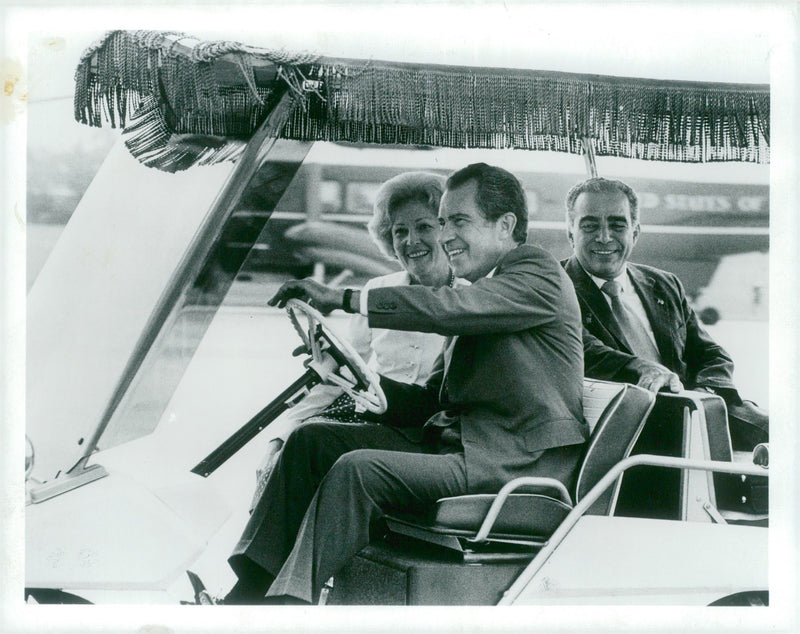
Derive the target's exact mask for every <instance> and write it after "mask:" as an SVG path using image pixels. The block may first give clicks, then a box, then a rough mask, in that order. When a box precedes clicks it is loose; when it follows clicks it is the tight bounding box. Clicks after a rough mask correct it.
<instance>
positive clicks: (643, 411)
mask: <svg viewBox="0 0 800 634" xmlns="http://www.w3.org/2000/svg"><path fill="white" fill-rule="evenodd" d="M583 403H584V404H583V409H584V417H585V418H586V422H587V423H588V424H589V429H590V430H591V435H590V436H589V442H588V443H587V446H586V449H585V451H584V456H583V460H582V461H581V466H580V468H579V470H578V479H577V483H576V488H575V502H576V503H577V502H579V501H580V500H581V498H582V497H583V496H584V495H586V493H588V491H589V490H590V489H591V488H592V487H593V486H594V485H595V484H597V483H598V482H599V481H600V479H601V478H602V477H603V476H604V475H605V474H606V473H608V470H609V469H611V467H613V466H614V465H615V464H617V463H618V462H619V461H620V460H623V459H624V458H627V457H628V456H629V455H630V453H631V450H632V449H633V445H634V444H635V443H636V439H637V438H638V437H639V434H640V433H641V431H642V427H643V426H644V423H645V421H646V420H647V416H648V414H649V413H650V410H651V409H653V404H654V403H655V394H654V393H652V392H650V391H648V390H645V389H643V388H640V387H637V386H635V385H629V384H627V383H611V382H608V381H595V380H590V379H585V380H584V382H583ZM620 482H621V480H618V481H617V482H616V484H615V485H614V486H612V487H610V488H609V489H608V490H607V491H606V492H605V493H604V494H603V495H602V496H600V498H599V499H598V500H597V502H595V503H594V504H593V505H592V507H591V509H589V513H590V514H592V515H606V514H608V513H610V512H612V511H613V509H614V505H615V503H616V499H617V495H618V494H619V486H620Z"/></svg>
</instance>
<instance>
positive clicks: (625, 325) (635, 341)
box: [601, 280, 661, 363]
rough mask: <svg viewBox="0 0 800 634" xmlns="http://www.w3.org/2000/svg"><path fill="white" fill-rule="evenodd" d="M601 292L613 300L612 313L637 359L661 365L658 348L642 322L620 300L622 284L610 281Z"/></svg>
mask: <svg viewBox="0 0 800 634" xmlns="http://www.w3.org/2000/svg"><path fill="white" fill-rule="evenodd" d="M601 290H602V291H603V292H604V293H605V294H606V295H608V296H609V297H610V298H611V312H612V313H613V314H614V317H616V318H617V322H618V323H619V327H620V329H621V330H622V334H623V335H624V336H625V339H627V340H628V344H630V346H631V352H633V354H635V355H636V356H637V357H642V358H643V359H648V360H649V361H655V362H656V363H660V362H661V357H660V356H659V354H658V348H656V346H655V344H654V343H653V340H652V339H650V337H649V336H648V334H647V330H646V329H645V326H644V324H643V323H642V320H641V319H639V317H638V316H637V315H636V313H634V312H633V311H632V310H631V309H630V308H628V306H627V305H626V304H625V302H623V301H622V299H620V296H619V294H620V291H621V290H622V287H621V286H620V284H619V283H618V282H616V281H615V280H609V281H608V282H606V283H605V284H603V286H602V288H601Z"/></svg>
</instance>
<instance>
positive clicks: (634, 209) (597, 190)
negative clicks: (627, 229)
mask: <svg viewBox="0 0 800 634" xmlns="http://www.w3.org/2000/svg"><path fill="white" fill-rule="evenodd" d="M584 193H591V194H601V193H602V194H614V193H620V194H624V195H625V196H626V197H627V198H628V203H629V204H630V207H631V224H632V225H633V226H634V227H635V226H636V225H638V224H639V198H638V197H637V196H636V192H635V191H633V190H632V189H631V188H630V187H629V186H628V185H626V184H625V183H623V182H622V181H617V180H612V179H610V178H600V177H597V178H589V179H587V180H585V181H582V182H580V183H578V184H577V185H574V186H573V187H572V189H570V190H569V191H568V192H567V198H566V205H567V224H568V225H572V222H573V220H575V201H576V200H577V199H578V196H580V195H581V194H584Z"/></svg>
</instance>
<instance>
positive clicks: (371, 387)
mask: <svg viewBox="0 0 800 634" xmlns="http://www.w3.org/2000/svg"><path fill="white" fill-rule="evenodd" d="M286 312H287V314H288V315H289V321H291V322H292V326H294V329H295V330H296V331H297V334H298V335H300V339H302V341H303V345H304V346H305V348H306V352H307V353H309V354H310V355H311V359H310V360H308V362H307V365H309V366H310V367H311V368H313V369H314V370H316V371H317V373H318V374H319V375H320V378H321V379H322V382H323V383H324V384H327V385H336V386H338V387H340V388H342V390H344V392H345V393H346V394H348V395H349V396H350V397H351V398H352V399H353V400H354V401H355V402H356V405H359V406H361V407H362V408H364V409H365V410H367V411H370V412H373V413H374V414H383V413H384V412H385V411H386V395H385V394H384V393H383V390H382V389H381V384H380V379H379V377H378V375H377V374H376V373H375V372H374V371H373V370H371V369H370V368H369V367H367V364H366V362H365V361H364V359H362V358H361V355H359V354H358V353H357V352H356V351H355V350H354V349H353V346H351V345H350V343H348V342H347V341H346V340H344V339H341V338H340V337H339V336H338V335H337V334H336V333H335V332H334V331H333V330H331V328H330V326H329V325H328V324H327V322H326V321H325V318H324V317H323V316H322V315H321V314H320V312H319V311H318V310H317V309H315V308H313V307H312V306H309V305H308V304H307V303H306V302H302V301H300V300H299V299H290V300H288V301H287V302H286ZM301 322H302V324H301ZM344 368H347V369H348V370H349V373H350V374H351V375H352V376H347V375H346V374H342V369H344Z"/></svg>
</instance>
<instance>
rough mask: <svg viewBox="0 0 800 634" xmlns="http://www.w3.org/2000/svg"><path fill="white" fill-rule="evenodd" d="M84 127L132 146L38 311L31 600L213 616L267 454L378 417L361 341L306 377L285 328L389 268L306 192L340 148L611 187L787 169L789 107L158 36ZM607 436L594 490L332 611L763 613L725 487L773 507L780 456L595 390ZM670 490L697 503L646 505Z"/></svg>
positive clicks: (551, 502)
mask: <svg viewBox="0 0 800 634" xmlns="http://www.w3.org/2000/svg"><path fill="white" fill-rule="evenodd" d="M75 105H76V116H77V118H78V119H79V120H81V121H82V122H84V123H87V124H89V125H101V124H102V123H103V122H109V123H111V125H114V126H119V127H122V128H123V130H124V145H123V144H120V145H119V146H118V147H116V148H115V149H114V150H113V151H112V152H111V154H110V156H109V157H108V159H107V160H106V162H105V164H104V165H103V167H102V168H101V170H100V172H99V173H98V175H97V177H96V178H95V180H94V182H93V183H92V185H91V187H90V188H89V190H88V191H87V193H86V195H85V197H84V199H83V200H82V202H81V204H80V206H79V207H78V209H77V210H76V212H75V214H74V216H73V218H72V219H71V221H70V223H69V225H68V226H67V227H66V229H65V231H64V234H63V237H62V239H61V240H60V241H59V243H58V244H57V246H56V247H55V250H54V251H53V253H52V255H51V257H50V259H49V260H48V262H47V264H46V266H45V268H44V269H43V271H42V273H41V274H40V276H39V278H38V279H37V281H36V283H35V285H34V286H33V288H32V290H31V292H30V294H29V297H28V383H27V386H28V395H27V417H28V418H27V436H28V438H29V466H28V472H27V479H26V485H27V486H26V490H27V502H28V504H27V508H26V572H25V586H26V594H27V596H28V598H29V600H30V601H35V602H39V603H70V602H91V603H157V602H160V603H173V604H176V603H178V602H180V601H185V602H189V603H193V602H194V599H195V596H194V595H195V589H194V588H192V586H191V585H190V582H189V579H188V577H187V575H186V572H187V570H192V571H194V572H195V573H197V574H198V575H199V576H200V577H201V578H202V579H203V580H204V581H205V583H206V585H207V586H208V588H209V590H210V591H211V592H212V593H219V594H222V593H223V592H224V591H225V589H226V588H227V587H228V586H229V585H230V584H231V583H232V581H233V576H232V573H231V572H230V570H228V568H227V565H226V563H225V560H226V557H227V556H228V554H229V552H230V550H231V548H232V546H233V545H234V543H235V541H236V538H237V537H238V534H239V532H240V531H241V529H242V528H243V526H244V524H245V522H246V520H247V510H248V508H249V503H250V497H251V495H252V492H253V488H254V486H255V477H254V474H255V469H256V466H257V465H258V463H259V461H260V459H261V455H262V453H263V451H264V448H265V445H266V440H268V437H271V435H270V434H271V431H267V432H264V433H261V434H259V432H261V431H262V430H263V429H264V428H265V427H266V426H267V425H268V424H269V423H271V422H272V421H273V420H275V423H274V425H273V427H272V428H271V430H275V428H276V427H279V426H280V425H281V420H282V419H281V417H280V415H281V413H282V412H283V411H284V410H285V409H286V408H288V407H291V406H295V405H296V404H297V403H298V402H300V401H301V400H302V398H303V396H304V395H305V393H306V391H307V389H308V388H309V387H310V386H312V385H313V384H314V383H318V382H327V383H336V384H340V385H344V386H345V387H346V388H347V389H352V390H353V391H355V392H356V393H357V394H359V395H363V394H364V393H365V392H367V393H368V394H369V395H368V396H366V397H364V398H367V400H368V401H369V403H370V404H371V406H373V407H376V408H379V407H380V395H379V394H378V393H377V392H376V391H375V390H372V392H371V393H370V390H369V385H370V383H371V381H370V373H369V369H368V368H365V367H361V364H359V362H358V359H356V358H354V356H353V355H352V354H350V353H348V352H347V345H346V343H345V342H344V341H343V340H342V338H341V337H340V336H338V335H337V334H336V331H337V329H339V330H341V327H342V325H343V323H344V319H345V317H344V316H343V315H339V314H333V315H331V316H329V317H322V316H320V315H318V314H314V313H313V311H310V313H309V311H308V310H307V309H306V308H304V307H303V306H302V305H294V308H293V309H294V310H297V311H299V313H301V314H305V315H308V314H311V318H312V322H313V324H312V326H311V327H308V326H307V325H303V326H302V327H301V328H300V329H299V330H300V332H301V334H302V339H303V340H302V343H303V344H304V345H305V347H306V350H307V351H308V352H309V355H310V356H309V355H307V356H302V355H301V356H300V357H293V356H292V350H293V349H294V348H295V347H296V346H297V345H299V344H300V343H301V340H300V339H299V338H298V337H297V332H296V329H295V328H294V326H293V323H292V322H291V321H290V320H289V319H288V318H287V316H286V314H285V313H284V312H283V311H279V310H277V309H272V308H269V307H267V306H266V305H265V303H266V299H267V298H268V297H270V296H271V295H272V292H273V291H274V290H275V289H276V288H277V286H278V285H279V284H280V283H281V282H282V281H284V280H286V279H290V278H292V277H299V276H306V275H315V276H317V277H318V278H320V279H324V280H325V281H326V282H329V283H341V284H347V285H348V286H357V285H358V284H360V283H362V282H363V281H364V280H365V279H367V278H369V277H371V276H373V275H376V274H380V273H383V272H386V271H387V270H389V268H388V267H390V266H391V265H390V264H389V263H387V262H385V261H383V260H380V259H379V258H378V257H376V256H375V254H374V252H373V251H372V250H371V249H370V248H369V247H367V246H365V244H366V233H364V232H363V231H361V230H360V229H356V228H355V227H354V219H353V218H341V217H340V218H336V217H334V216H335V214H327V215H326V210H325V204H324V202H325V200H326V196H330V195H332V194H331V192H332V191H333V189H332V188H330V187H327V188H326V187H319V188H306V187H304V183H306V182H309V181H313V179H314V176H315V173H316V171H318V169H319V168H318V166H319V165H320V164H321V163H322V162H323V161H324V160H329V159H328V158H327V157H329V156H334V157H335V156H336V152H337V150H339V149H341V148H340V147H339V145H338V144H344V145H346V146H347V147H346V148H345V149H346V151H347V152H351V153H352V152H357V151H359V148H363V147H366V146H371V145H374V144H378V145H380V146H387V147H388V149H386V150H385V151H386V152H394V153H400V154H402V153H404V152H407V151H409V149H416V148H418V147H419V146H424V147H425V148H426V149H425V151H417V152H416V153H415V156H416V157H418V161H419V162H418V163H416V164H414V168H415V169H420V168H425V167H428V168H434V169H435V168H439V169H441V168H442V167H443V166H445V165H447V164H448V161H450V162H453V161H461V164H462V165H463V164H466V163H467V162H470V161H471V160H472V158H473V157H474V156H475V152H476V151H478V150H480V151H484V150H485V151H491V152H493V154H487V155H485V156H486V159H485V160H487V161H489V162H495V163H497V164H501V165H503V164H506V165H513V162H514V161H518V160H519V158H518V157H519V155H520V154H524V153H525V151H526V150H542V151H553V150H557V151H561V152H565V153H571V154H574V155H581V154H583V156H584V157H585V161H586V166H587V169H588V172H589V173H590V174H593V173H596V165H595V156H596V155H597V156H619V157H627V158H640V159H652V160H668V161H686V162H706V161H753V162H767V161H768V157H769V143H768V140H769V87H768V86H762V85H735V84H712V83H708V84H704V83H696V82H677V81H660V80H649V79H629V78H618V77H601V76H595V75H591V76H590V75H572V74H568V73H561V72H547V71H539V70H529V69H496V68H475V67H453V66H436V65H433V64H403V63H392V62H382V61H376V60H353V59H338V58H337V59H333V58H325V57H320V56H315V55H309V54H298V55H291V54H288V53H286V52H283V51H269V50H264V49H256V48H252V47H247V46H243V45H240V44H236V43H231V42H203V41H199V40H196V39H193V38H191V37H188V36H185V35H177V34H170V33H159V32H121V31H117V32H113V33H110V34H108V35H107V37H106V38H104V39H103V40H102V41H101V42H99V43H98V44H97V46H95V47H93V48H92V49H91V50H89V51H87V53H86V55H85V56H84V59H83V60H82V62H81V65H80V67H79V68H78V70H77V73H76V94H75ZM450 148H470V152H465V151H463V150H459V151H457V150H451V149H450ZM365 151H366V150H365ZM449 152H452V153H449ZM458 152H462V153H458ZM454 157H455V158H454ZM512 157H513V158H512ZM511 169H512V170H513V167H512V168H511ZM576 180H577V179H576ZM340 193H341V192H340ZM342 195H343V196H344V195H345V194H343V193H342ZM553 195H554V194H553ZM558 195H560V196H562V197H563V192H559V194H558ZM357 220H358V221H359V223H360V222H361V221H363V217H362V218H360V219H357ZM533 238H534V239H535V235H534V236H533ZM300 321H302V319H301V320H300ZM317 324H321V327H320V328H317V327H316V325H317ZM304 360H305V363H304ZM342 365H346V366H349V367H350V368H351V370H352V371H353V372H355V374H356V376H357V377H358V379H359V380H358V381H357V382H356V383H355V384H353V383H352V382H351V383H347V379H346V373H345V374H343V373H341V372H340V367H341V366H342ZM265 405H267V407H266V408H265ZM585 412H586V417H587V420H588V421H589V422H590V424H591V425H592V427H593V435H592V441H591V442H590V443H589V448H588V449H587V453H586V457H585V459H584V461H583V464H582V468H581V478H580V482H579V485H578V488H577V490H575V491H566V490H560V489H558V488H554V487H553V486H552V483H548V482H541V481H536V482H533V481H530V480H528V479H523V480H522V481H520V482H512V483H509V485H508V486H507V487H506V488H504V489H503V491H501V492H500V494H499V495H498V496H496V497H495V496H488V497H487V496H466V497H465V498H459V499H451V500H441V501H439V502H438V503H437V504H436V507H435V508H434V509H432V512H431V514H430V515H429V516H426V517H413V518H410V517H399V516H397V517H394V516H393V517H390V518H389V519H388V520H387V527H386V530H385V531H384V532H382V533H381V534H376V535H375V539H374V542H373V543H372V544H371V545H370V546H369V547H368V548H367V549H365V550H364V551H363V552H362V553H360V554H359V555H358V556H357V557H356V558H355V559H354V560H353V561H352V562H351V564H349V565H348V566H347V567H346V568H345V569H344V570H343V571H342V572H341V574H340V575H337V577H336V578H335V579H334V580H333V582H332V586H331V588H330V589H329V590H328V591H327V592H326V593H325V599H326V600H327V602H328V603H332V604H333V603H338V604H365V603H377V604H392V603H399V604H439V605H441V604H453V603H462V604H473V605H478V604H565V603H572V604H598V603H609V604H624V605H627V604H650V605H652V604H678V605H710V604H719V605H764V604H767V603H768V589H769V588H768V580H767V531H768V529H767V522H768V517H767V509H766V507H764V506H761V507H758V508H755V507H754V506H753V505H752V504H748V502H749V501H748V500H744V501H741V500H739V502H741V503H740V504H737V503H736V500H734V501H733V502H730V501H726V502H724V503H723V501H722V500H721V496H720V491H721V489H722V488H725V487H730V486H731V475H730V474H733V480H734V481H737V482H738V483H739V484H738V485H737V486H739V487H740V488H741V490H742V491H760V493H761V494H764V493H765V491H766V485H765V481H766V478H767V476H768V468H767V466H766V464H767V457H766V455H765V454H766V451H767V449H766V448H764V449H762V450H760V452H759V455H757V456H756V460H757V461H758V462H759V464H754V462H753V456H752V455H750V454H746V455H737V454H734V452H733V451H732V450H731V444H730V437H729V435H728V431H727V424H726V412H725V406H724V403H723V402H722V400H721V399H720V398H718V397H716V396H713V395H710V394H700V393H694V392H685V393H681V394H678V395H659V396H658V398H657V399H655V398H654V397H652V395H650V394H649V393H647V392H644V391H643V390H641V389H639V388H636V387H635V386H630V385H624V384H610V383H604V382H598V381H588V380H587V381H586V384H585ZM245 421H249V422H247V423H245ZM243 424H244V425H243ZM646 438H650V442H649V444H647V445H646V446H647V447H649V449H648V451H649V453H643V452H642V447H644V446H645V444H642V443H643V441H644V440H645V439H646ZM654 438H655V439H656V440H657V442H654V441H653V439H654ZM251 440H252V442H250V441H251ZM653 454H658V455H653ZM647 469H650V470H649V471H648V470H647ZM664 470H667V471H672V472H674V474H675V476H674V478H673V479H669V478H668V479H666V480H659V482H662V483H663V482H666V484H664V485H663V486H664V488H663V489H662V488H659V487H656V486H655V485H650V486H649V487H648V482H649V481H650V477H651V476H652V475H653V473H654V472H655V471H658V472H661V471H664ZM637 474H638V475H637ZM643 474H644V475H643ZM543 487H544V488H543ZM562 489H563V487H562ZM737 490H738V489H737ZM515 491H516V492H515ZM742 495H745V494H744V493H743V494H742ZM746 495H751V493H747V494H746ZM739 497H741V496H739ZM759 499H763V498H759ZM654 500H656V501H657V503H654ZM659 500H660V501H659Z"/></svg>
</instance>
